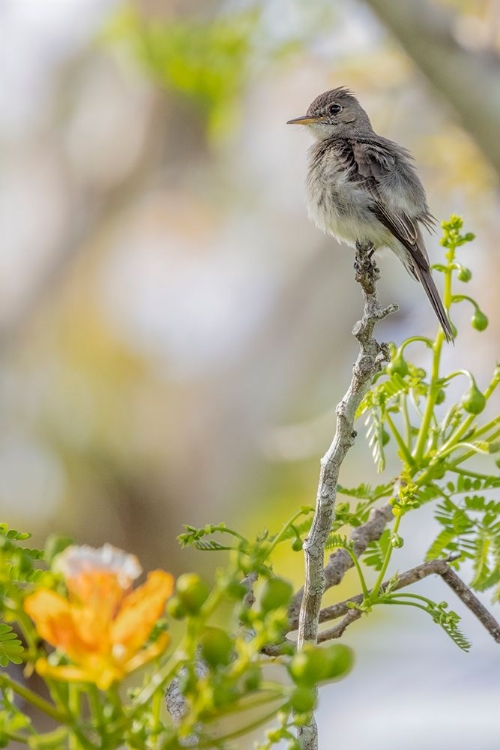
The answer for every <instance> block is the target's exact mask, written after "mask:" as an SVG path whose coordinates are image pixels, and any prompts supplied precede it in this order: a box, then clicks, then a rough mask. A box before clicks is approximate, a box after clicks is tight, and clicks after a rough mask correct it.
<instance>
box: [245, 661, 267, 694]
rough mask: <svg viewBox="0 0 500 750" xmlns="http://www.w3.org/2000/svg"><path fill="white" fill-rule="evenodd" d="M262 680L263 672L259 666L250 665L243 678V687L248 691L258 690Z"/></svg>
mask: <svg viewBox="0 0 500 750" xmlns="http://www.w3.org/2000/svg"><path fill="white" fill-rule="evenodd" d="M261 682H262V673H261V671H260V669H259V668H258V667H250V668H249V669H248V671H247V672H246V674H245V676H244V678H243V687H244V688H245V690H246V691H247V692H248V693H252V692H253V691H254V690H258V689H259V687H260V683H261Z"/></svg>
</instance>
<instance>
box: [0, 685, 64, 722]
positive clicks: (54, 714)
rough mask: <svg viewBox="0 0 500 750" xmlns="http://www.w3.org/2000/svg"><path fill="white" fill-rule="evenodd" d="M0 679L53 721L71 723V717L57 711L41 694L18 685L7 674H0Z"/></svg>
mask: <svg viewBox="0 0 500 750" xmlns="http://www.w3.org/2000/svg"><path fill="white" fill-rule="evenodd" d="M0 681H1V682H3V684H4V685H6V686H7V687H9V688H10V689H11V690H12V691H13V692H14V693H16V695H19V697H20V698H23V699H24V700H25V701H27V702H28V703H31V705H32V706H35V708H38V710H39V711H42V712H43V713H44V714H47V716H50V717H51V718H52V719H54V721H57V722H59V723H60V724H66V725H69V724H71V717H70V716H69V715H68V714H66V713H63V712H62V711H58V709H57V708H56V707H55V706H53V705H52V703H49V702H48V701H46V700H45V699H44V698H42V697H41V696H39V695H37V694H36V693H34V692H33V690H30V689H29V688H27V687H25V686H24V685H20V684H19V683H18V682H16V681H15V680H13V679H12V678H11V677H9V676H8V675H7V674H2V675H0Z"/></svg>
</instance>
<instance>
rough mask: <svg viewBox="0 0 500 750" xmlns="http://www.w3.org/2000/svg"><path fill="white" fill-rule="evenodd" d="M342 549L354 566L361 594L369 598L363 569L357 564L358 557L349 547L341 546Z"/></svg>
mask: <svg viewBox="0 0 500 750" xmlns="http://www.w3.org/2000/svg"><path fill="white" fill-rule="evenodd" d="M342 549H345V551H346V552H347V554H348V555H349V556H350V558H351V560H352V561H353V563H354V567H355V568H356V572H357V574H358V576H359V582H360V584H361V590H362V591H363V596H364V597H365V599H369V597H370V591H369V589H368V586H367V585H366V581H365V577H364V575H363V571H362V570H361V566H360V564H359V560H358V558H357V557H356V555H355V554H354V552H353V550H352V549H349V547H342Z"/></svg>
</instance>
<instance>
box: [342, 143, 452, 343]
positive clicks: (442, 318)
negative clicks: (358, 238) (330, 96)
mask: <svg viewBox="0 0 500 750" xmlns="http://www.w3.org/2000/svg"><path fill="white" fill-rule="evenodd" d="M339 154H340V159H339V160H340V161H341V162H342V163H343V165H344V167H345V168H346V169H348V174H349V178H350V179H351V180H353V181H355V182H360V183H363V186H364V188H365V189H367V190H368V191H369V192H370V193H371V195H372V196H373V204H372V205H371V206H370V210H371V211H372V212H373V214H374V215H375V216H376V217H377V219H378V220H379V221H380V223H381V224H383V225H384V226H385V227H386V228H387V229H388V230H389V231H390V232H391V234H392V235H393V236H394V237H395V238H396V239H397V240H399V242H400V243H401V244H402V245H403V247H404V248H405V249H406V251H407V255H406V259H405V261H404V263H405V266H406V268H407V269H408V271H409V272H410V273H411V274H412V275H413V276H414V277H415V278H416V279H417V280H418V281H420V282H421V283H422V286H423V287H424V289H425V292H426V294H427V296H428V298H429V301H430V303H431V305H432V307H433V308H434V311H435V313H436V315H437V317H438V320H439V322H440V323H441V326H442V328H443V331H444V334H445V336H446V338H447V340H448V341H453V331H452V329H451V326H450V322H449V320H448V317H447V315H446V311H445V309H444V307H443V303H442V302H441V297H440V296H439V292H438V290H437V288H436V285H435V283H434V281H433V279H432V276H431V270H430V265H429V257H428V255H427V250H426V249H425V244H424V241H423V239H422V234H421V232H420V227H419V223H421V224H423V225H424V226H425V227H427V228H428V229H429V228H432V224H433V223H434V217H433V216H432V214H431V213H430V211H429V210H428V208H427V204H426V202H425V194H424V192H423V188H422V186H421V184H420V181H419V179H418V177H417V175H416V173H415V172H414V170H413V167H412V165H411V163H410V161H409V160H410V159H411V157H410V155H409V153H408V152H407V151H406V150H405V149H403V148H401V146H398V144H396V143H392V142H391V141H387V140H386V139H385V138H381V137H379V136H376V137H375V138H370V139H366V140H365V139H363V140H361V139H352V140H348V141H344V145H343V147H342V148H340V149H339ZM398 166H399V168H400V170H401V169H402V170H403V172H404V175H405V179H406V181H407V189H408V190H410V191H411V190H413V191H414V192H415V191H416V193H417V195H418V193H419V192H420V191H421V196H420V197H421V203H422V205H423V210H422V211H421V213H420V214H419V216H418V217H416V218H414V219H413V218H411V217H410V216H408V214H407V213H406V212H405V211H403V210H400V211H394V210H391V208H390V207H389V206H387V202H386V201H385V200H384V198H383V194H382V190H381V183H382V182H385V183H386V184H387V182H388V181H389V182H390V181H391V180H392V184H393V189H398V187H399V189H401V188H402V187H403V185H402V177H401V174H397V173H396V169H397V167H398ZM398 181H399V185H398Z"/></svg>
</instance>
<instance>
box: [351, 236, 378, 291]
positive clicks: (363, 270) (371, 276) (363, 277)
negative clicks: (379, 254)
mask: <svg viewBox="0 0 500 750" xmlns="http://www.w3.org/2000/svg"><path fill="white" fill-rule="evenodd" d="M374 254H375V246H374V245H373V244H372V243H371V242H370V243H367V244H366V245H362V244H361V243H360V242H356V255H355V258H354V273H355V278H356V281H358V282H363V281H368V282H369V283H371V284H374V283H375V282H376V281H378V280H379V278H380V271H379V269H378V266H377V264H376V262H375V260H374V258H373V256H374Z"/></svg>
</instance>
